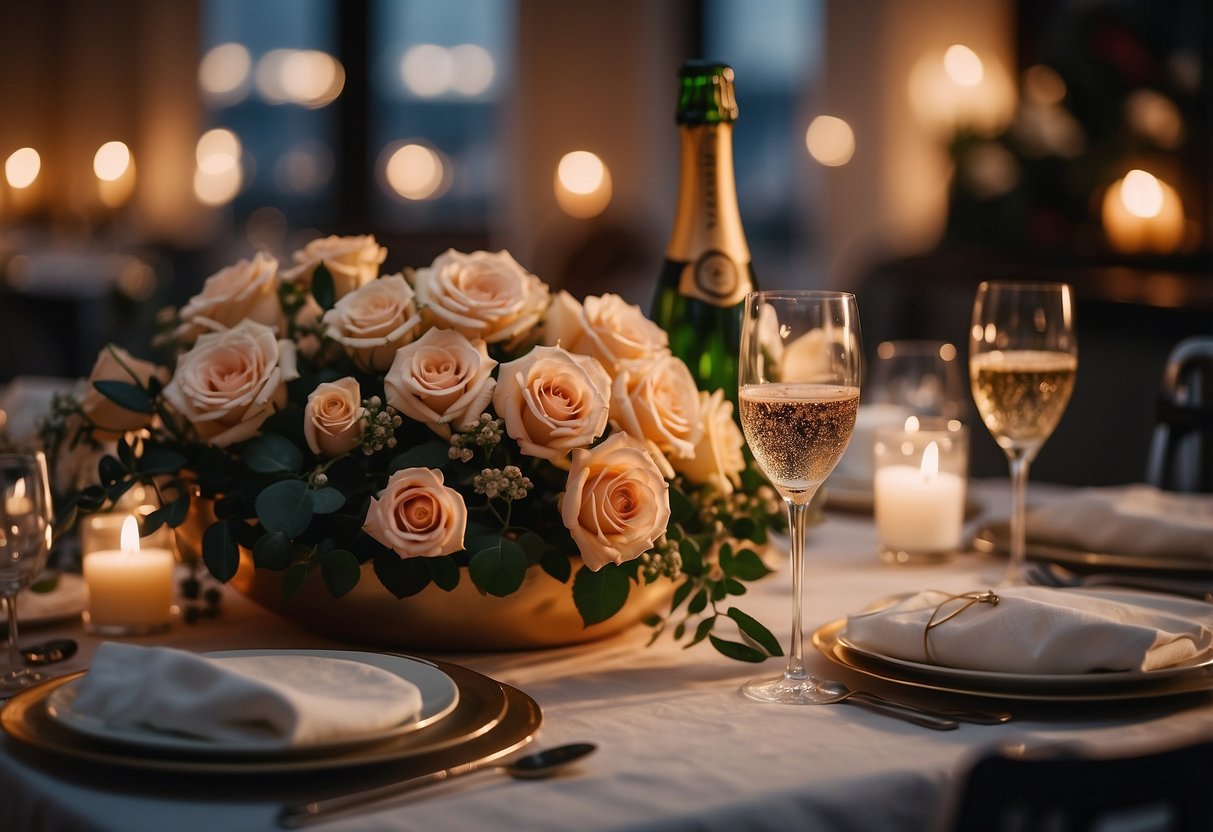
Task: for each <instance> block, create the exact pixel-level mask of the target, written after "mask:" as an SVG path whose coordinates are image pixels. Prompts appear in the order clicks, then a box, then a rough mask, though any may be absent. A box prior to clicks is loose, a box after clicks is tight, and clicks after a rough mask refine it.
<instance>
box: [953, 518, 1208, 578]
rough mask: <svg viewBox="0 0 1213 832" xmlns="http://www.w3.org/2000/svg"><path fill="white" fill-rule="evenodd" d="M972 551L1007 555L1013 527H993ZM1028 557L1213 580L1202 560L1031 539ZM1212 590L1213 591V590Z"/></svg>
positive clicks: (1000, 524) (978, 535) (976, 537)
mask: <svg viewBox="0 0 1213 832" xmlns="http://www.w3.org/2000/svg"><path fill="white" fill-rule="evenodd" d="M973 548H974V549H976V550H977V551H978V552H983V553H989V554H996V555H1004V556H1005V555H1006V554H1007V553H1008V552H1009V551H1010V548H1011V531H1010V525H1009V523H1007V522H1006V521H1002V522H997V523H990V524H989V525H987V526H985V527H984V528H982V529H980V530H979V531H978V532H977V533H976V534H975V535H974V536H973ZM1026 554H1027V556H1028V558H1029V559H1030V560H1040V561H1048V562H1051V563H1059V564H1061V565H1062V566H1072V567H1076V568H1078V569H1086V570H1090V569H1107V570H1124V571H1130V572H1168V573H1170V572H1182V573H1188V574H1192V575H1194V576H1195V575H1201V576H1205V577H1207V578H1209V579H1210V580H1213V560H1210V559H1209V558H1199V557H1179V556H1175V555H1167V554H1165V553H1159V554H1157V555H1153V554H1152V555H1125V554H1118V553H1116V552H1089V551H1086V550H1084V549H1075V548H1073V547H1070V546H1062V545H1060V544H1056V543H1046V542H1042V541H1039V540H1033V539H1032V538H1030V537H1029V538H1028V540H1027V549H1026ZM1211 588H1213V587H1211Z"/></svg>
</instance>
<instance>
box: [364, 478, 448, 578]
mask: <svg viewBox="0 0 1213 832" xmlns="http://www.w3.org/2000/svg"><path fill="white" fill-rule="evenodd" d="M362 528H363V530H364V531H365V532H366V533H367V534H369V535H370V536H371V537H373V538H375V540H378V541H379V542H380V543H382V544H383V545H384V546H386V547H388V548H389V549H391V550H392V551H393V552H395V553H396V554H398V555H400V557H402V558H437V557H442V556H443V555H449V554H451V553H452V552H458V551H460V550H461V549H463V534H464V532H465V531H466V529H467V506H465V505H464V503H463V497H462V496H461V495H460V494H459V492H458V491H456V490H455V489H453V488H448V487H447V486H446V485H445V484H444V482H443V479H442V472H441V471H435V470H434V469H432V468H403V469H401V470H399V471H397V472H396V473H394V474H392V476H391V477H390V478H389V479H388V481H387V486H386V487H385V488H384V489H383V491H382V492H380V494H379V496H378V497H377V498H374V497H373V498H371V505H370V508H369V509H367V513H366V521H365V522H364V523H363V524H362Z"/></svg>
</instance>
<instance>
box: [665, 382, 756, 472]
mask: <svg viewBox="0 0 1213 832" xmlns="http://www.w3.org/2000/svg"><path fill="white" fill-rule="evenodd" d="M699 419H700V424H701V425H702V426H703V430H702V431H701V433H700V434H699V442H698V443H697V444H696V445H695V451H694V453H692V454H691V455H690V456H683V457H674V460H673V463H674V468H675V470H677V471H678V473H680V474H682V475H683V476H684V477H686V478H687V479H688V480H690V481H691V482H694V483H699V484H701V485H705V484H711V485H714V486H716V488H717V489H719V490H720V492H721V493H722V494H732V493H733V489H734V488H736V487H738V486H740V485H741V472H742V470H743V469H744V468H745V455H744V454H743V453H742V446H743V445H744V443H745V438H744V437H743V436H742V435H741V428H739V427H737V422H735V421H734V420H733V403H732V402H730V401H728V400H727V399H725V397H724V391H723V390H717V391H716V392H715V393H707V392H704V391H701V392H700V393H699Z"/></svg>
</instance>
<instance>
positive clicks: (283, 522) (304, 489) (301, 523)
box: [256, 480, 313, 537]
mask: <svg viewBox="0 0 1213 832" xmlns="http://www.w3.org/2000/svg"><path fill="white" fill-rule="evenodd" d="M256 507H257V519H258V520H260V521H261V525H262V526H264V527H265V529H266V531H270V532H282V533H283V534H285V535H287V536H288V537H297V536H298V535H300V534H302V533H303V532H304V530H306V529H307V527H308V525H309V524H310V523H311V522H312V514H313V508H312V489H311V488H309V487H308V484H307V483H306V482H304V481H303V480H282V481H281V482H276V483H274V484H272V485H269V486H267V487H266V488H265V490H263V491H262V492H261V493H260V494H258V495H257V502H256Z"/></svg>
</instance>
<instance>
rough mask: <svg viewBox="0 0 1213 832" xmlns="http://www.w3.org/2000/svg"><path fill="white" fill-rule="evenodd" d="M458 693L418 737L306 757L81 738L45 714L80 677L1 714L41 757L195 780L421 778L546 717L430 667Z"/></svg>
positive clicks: (503, 749) (508, 740)
mask: <svg viewBox="0 0 1213 832" xmlns="http://www.w3.org/2000/svg"><path fill="white" fill-rule="evenodd" d="M431 663H432V664H433V665H434V666H435V667H437V668H439V669H440V670H442V671H443V672H444V673H446V674H447V675H448V676H450V677H451V679H452V680H454V682H455V684H456V685H458V687H459V703H458V705H457V706H456V707H455V709H454V710H453V711H452V712H451V713H450V714H449V715H447V716H446V717H445V718H443V719H441V720H439V721H437V722H435V723H434V724H432V725H430V726H427V727H424V728H421V729H419V730H417V731H415V732H413V733H410V734H405V735H403V736H400V737H397V738H395V739H391V740H387V741H385V742H382V743H378V744H375V745H371V746H360V747H358V748H354V749H350V750H346V751H341V752H337V753H332V754H324V755H318V756H309V757H290V756H283V757H266V756H257V757H253V758H250V757H240V756H231V757H215V756H211V755H207V756H205V757H198V756H191V755H188V754H171V753H164V752H152V751H148V750H146V749H133V748H129V747H123V746H121V745H117V744H111V743H106V742H103V741H99V740H95V739H91V738H88V737H85V736H82V735H80V734H77V733H75V732H73V731H71V730H69V729H67V728H65V727H63V726H62V725H60V724H58V723H57V722H56V721H55V720H54V719H52V718H51V717H50V715H49V714H47V712H46V700H47V699H48V697H49V696H50V695H51V694H52V693H53V692H54V691H55V690H56V689H57V688H59V687H60V686H61V685H63V684H66V683H68V682H70V681H72V680H73V679H76V678H79V677H80V676H81V675H83V672H81V673H75V674H71V675H68V676H63V677H60V678H58V679H52V680H50V681H48V682H44V683H42V684H41V685H38V686H36V687H33V688H30V689H29V690H26V691H22V692H21V693H19V694H17V695H16V696H14V697H13V698H12V699H11V700H9V702H8V704H7V705H6V706H5V707H4V710H3V711H0V728H2V729H3V730H4V731H5V732H6V733H7V734H8V735H9V736H10V737H12V738H13V739H14V740H16V741H18V742H20V743H23V744H25V745H28V746H30V747H32V748H35V749H37V750H39V751H42V752H47V753H51V754H57V755H63V756H67V757H70V758H74V759H77V760H83V761H89V762H98V763H105V764H107V765H118V766H124V767H131V768H140V769H152V770H155V771H161V772H180V773H191V774H283V773H294V772H311V771H325V770H334V769H343V768H351V767H356V766H371V765H379V764H385V763H394V764H395V763H405V764H407V765H406V767H407V768H408V769H410V770H416V771H418V772H424V771H428V770H432V767H439V768H441V767H445V765H437V764H438V763H441V762H442V761H444V760H454V761H455V762H453V763H450V764H451V765H458V764H459V761H460V760H472V759H484V758H488V757H495V756H498V755H501V754H506V753H508V752H509V751H512V750H514V749H516V748H519V747H521V746H522V745H525V744H526V743H527V742H529V741H530V738H531V737H532V736H533V735H534V733H535V732H536V731H537V730H538V729H539V726H540V724H541V723H542V713H541V711H540V709H539V706H538V705H537V704H536V703H535V702H534V700H533V699H531V698H530V697H529V696H527V695H526V694H525V693H522V692H521V691H518V690H516V689H514V688H511V687H509V686H507V685H502V684H501V683H499V682H497V681H495V680H493V679H490V678H489V677H487V676H484V675H482V674H480V673H477V672H475V671H473V670H470V669H468V668H465V667H461V666H459V665H454V664H448V663H446V662H437V661H435V662H431Z"/></svg>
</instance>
